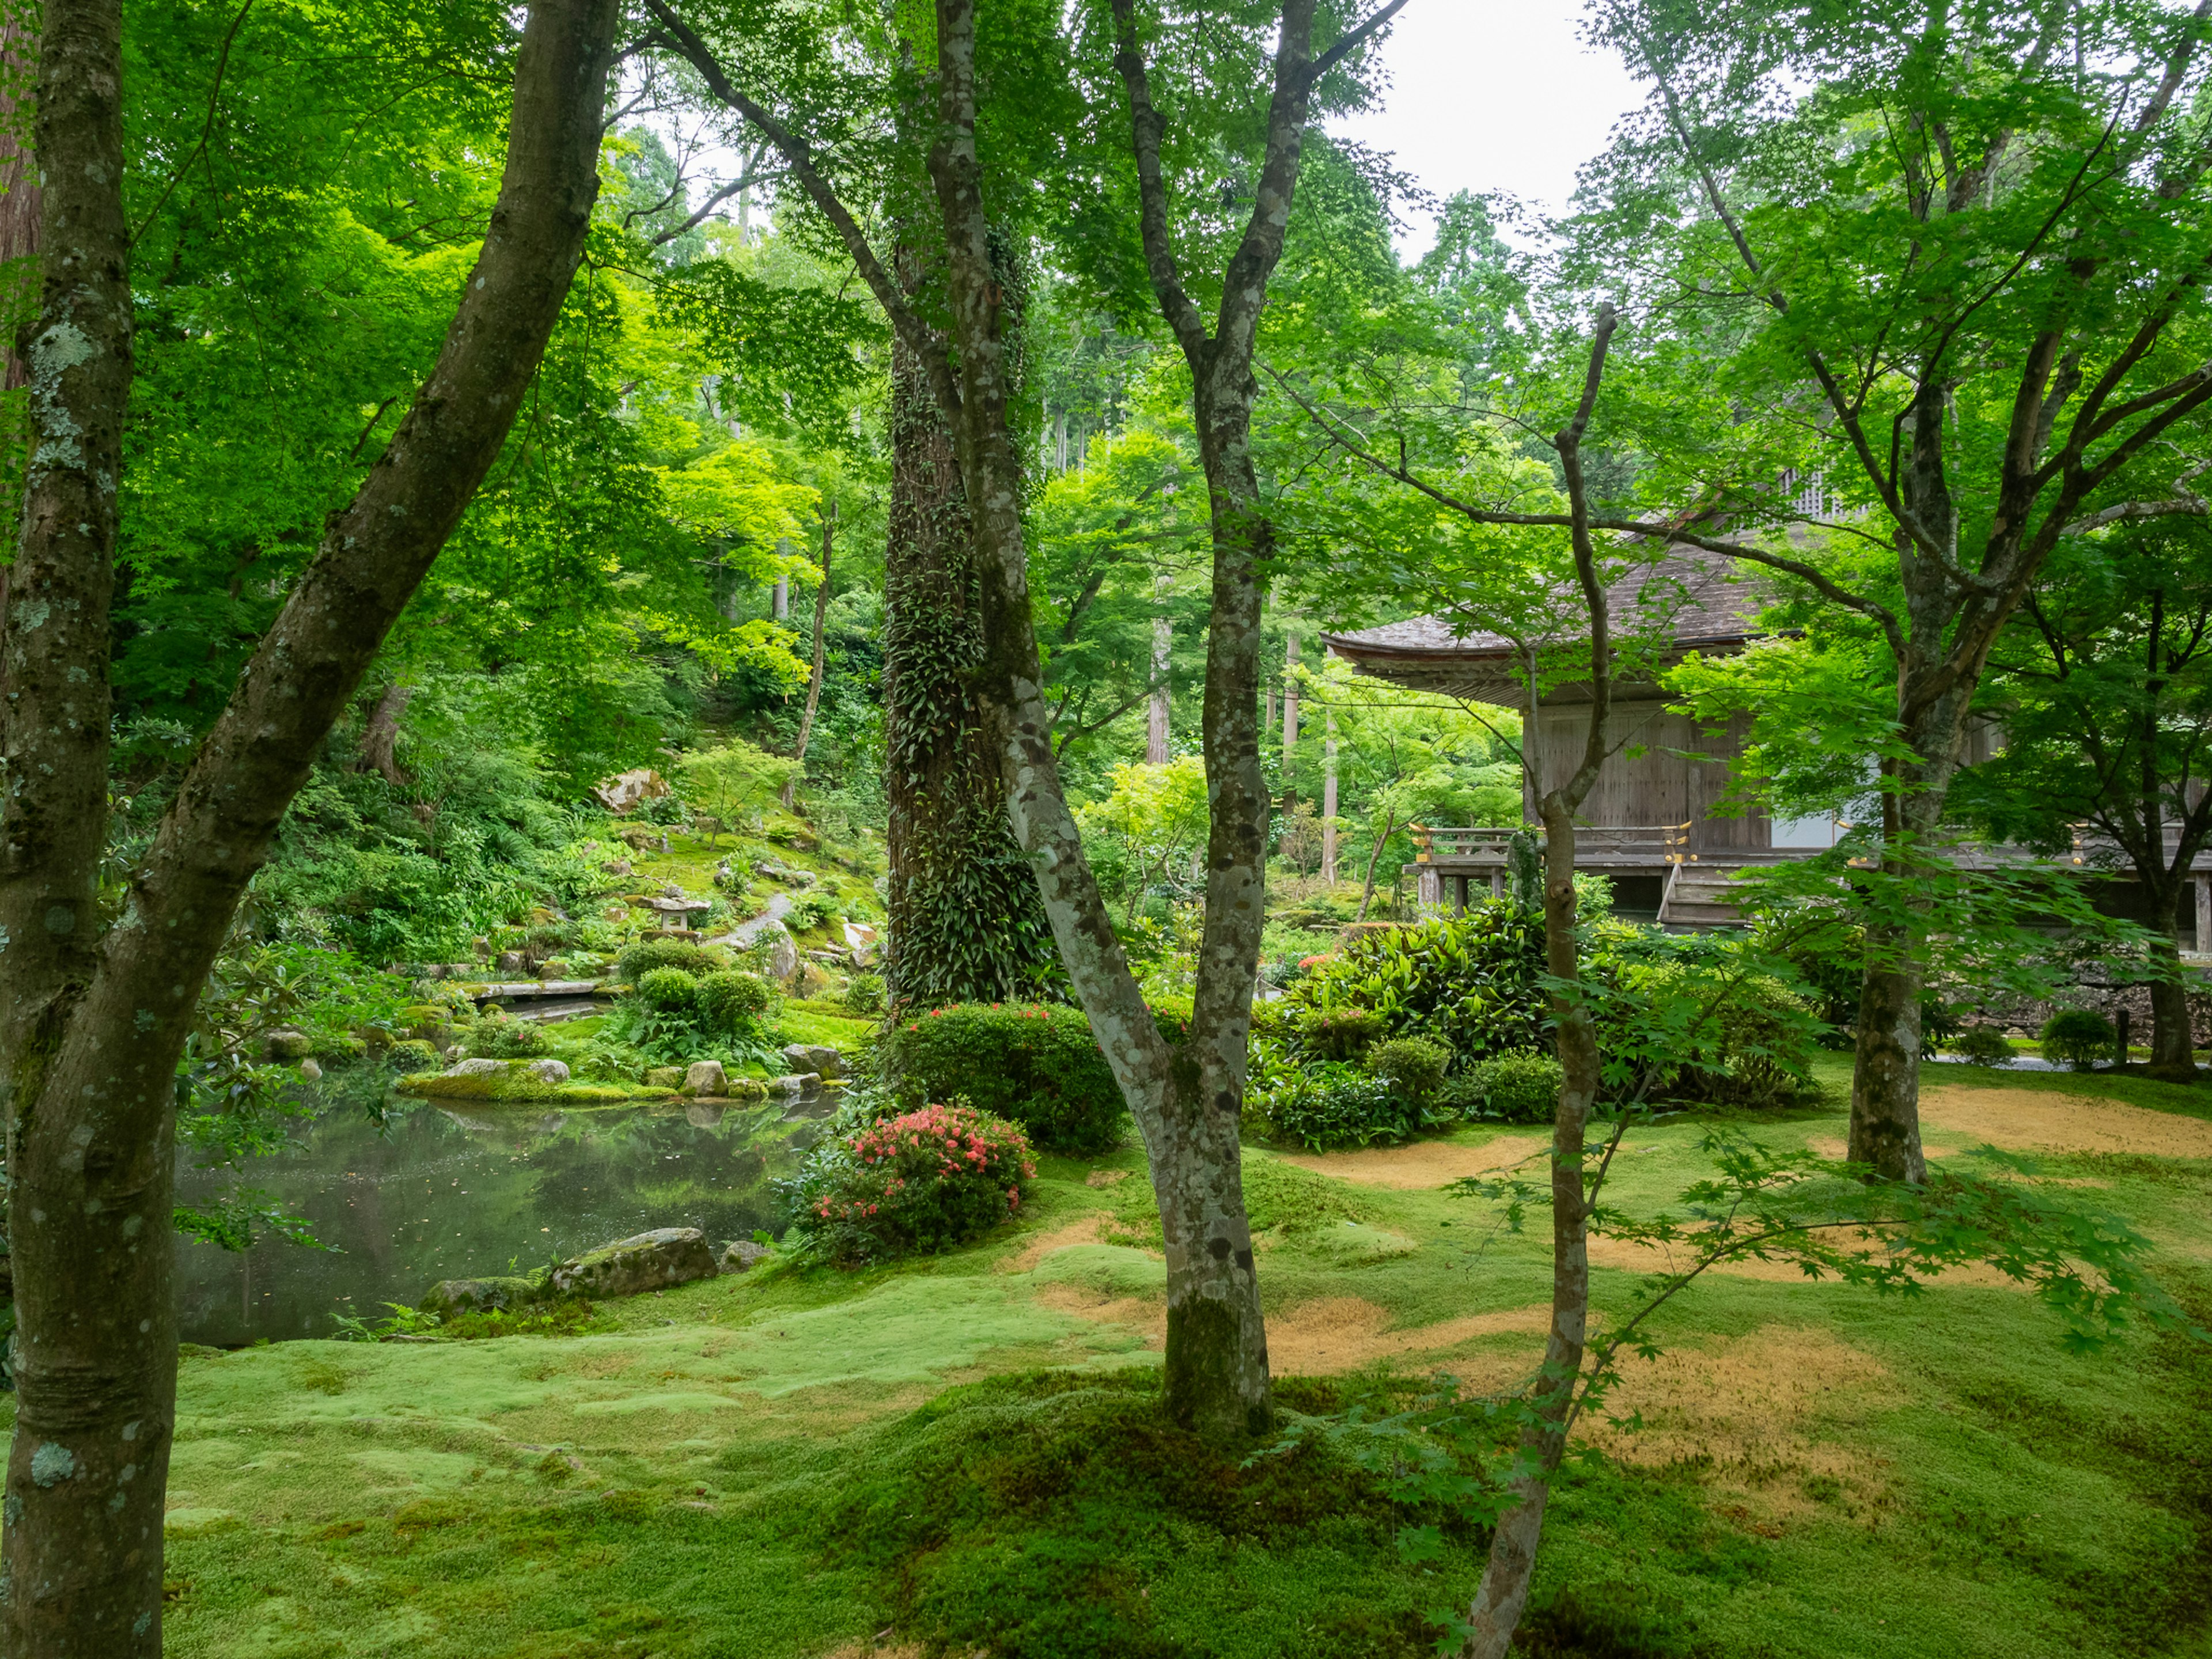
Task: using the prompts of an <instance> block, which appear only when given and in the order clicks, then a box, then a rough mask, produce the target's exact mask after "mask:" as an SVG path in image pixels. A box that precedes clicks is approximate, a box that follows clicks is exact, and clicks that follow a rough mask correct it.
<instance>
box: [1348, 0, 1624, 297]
mask: <svg viewBox="0 0 2212 1659" xmlns="http://www.w3.org/2000/svg"><path fill="white" fill-rule="evenodd" d="M1581 18H1582V5H1581V3H1580V0H1521V3H1517V4H1516V3H1513V0H1411V3H1410V4H1408V5H1407V8H1406V9H1405V10H1404V11H1403V12H1401V14H1399V16H1398V21H1397V22H1396V23H1395V25H1394V26H1393V28H1392V32H1391V35H1390V38H1389V40H1387V41H1385V42H1384V43H1383V48H1382V57H1383V64H1384V65H1385V67H1386V68H1387V69H1388V70H1389V73H1390V80H1391V85H1390V88H1389V92H1388V94H1387V96H1386V100H1385V102H1384V103H1383V107H1382V108H1381V109H1380V110H1379V111H1377V112H1374V113H1371V114H1369V115H1366V116H1363V117H1360V118H1358V119H1356V120H1351V121H1346V122H1341V123H1340V124H1338V125H1337V128H1336V131H1339V132H1340V134H1341V135H1343V136H1344V137H1351V138H1357V139H1358V140H1360V141H1362V142H1363V143H1368V144H1371V145H1373V146H1374V147H1375V148H1376V149H1387V150H1391V151H1395V153H1396V155H1397V158H1398V165H1399V167H1401V168H1403V169H1404V170H1405V171H1407V172H1408V173H1412V174H1413V176H1414V177H1416V178H1417V179H1419V180H1420V181H1421V183H1422V184H1423V185H1425V186H1426V187H1427V188H1428V189H1430V190H1431V191H1435V192H1436V193H1437V196H1438V197H1449V195H1451V193H1452V192H1453V191H1459V190H1471V191H1477V192H1481V191H1509V192H1510V193H1511V194H1513V195H1516V196H1518V197H1522V199H1523V200H1524V201H1526V202H1527V203H1528V204H1529V206H1530V207H1532V208H1538V209H1551V210H1559V209H1561V208H1564V207H1565V205H1566V202H1567V197H1568V196H1569V194H1570V193H1571V191H1573V190H1574V187H1575V169H1576V167H1578V166H1580V165H1581V164H1582V163H1583V161H1587V160H1588V159H1589V157H1591V156H1593V155H1596V154H1597V153H1598V152H1599V151H1600V150H1601V149H1604V148H1605V144H1606V140H1607V135H1608V133H1609V132H1610V131H1611V130H1612V127H1613V122H1614V121H1615V120H1617V119H1618V118H1620V116H1622V115H1624V114H1626V112H1628V111H1630V110H1632V109H1634V108H1636V107H1637V106H1638V105H1640V104H1641V103H1642V102H1643V101H1644V100H1643V94H1642V93H1641V92H1640V91H1639V89H1638V87H1637V84H1636V82H1634V81H1632V79H1631V78H1630V77H1629V75H1628V72H1627V71H1626V70H1624V69H1623V68H1622V67H1621V65H1620V59H1619V58H1615V57H1614V56H1613V54H1612V53H1610V52H1606V53H1602V54H1601V53H1597V52H1591V51H1589V49H1588V48H1587V47H1585V46H1583V43H1582V42H1581V40H1578V39H1577V36H1576V27H1577V24H1578V23H1579V22H1580V21H1581ZM1432 234H1433V232H1432V229H1431V226H1430V224H1429V223H1428V222H1427V221H1426V220H1425V219H1424V220H1421V221H1419V222H1415V223H1414V224H1413V232H1412V234H1411V235H1410V236H1408V237H1407V246H1406V252H1407V255H1408V256H1409V257H1410V256H1413V255H1416V254H1419V253H1420V252H1423V251H1424V250H1425V249H1426V248H1427V246H1428V245H1429V242H1430V241H1431V238H1432Z"/></svg>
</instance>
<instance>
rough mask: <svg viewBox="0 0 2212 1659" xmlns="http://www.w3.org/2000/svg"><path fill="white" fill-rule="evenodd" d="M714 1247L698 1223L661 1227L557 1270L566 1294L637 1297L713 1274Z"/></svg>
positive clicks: (556, 1280)
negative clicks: (710, 1245) (694, 1225)
mask: <svg viewBox="0 0 2212 1659" xmlns="http://www.w3.org/2000/svg"><path fill="white" fill-rule="evenodd" d="M714 1271H715V1270H714V1251H713V1249H710V1248H709V1247H708V1243H707V1236H706V1235H705V1234H704V1233H702V1232H701V1231H699V1230H698V1229H697V1228H696V1227H662V1228H659V1229H658V1230H657V1231H653V1232H649V1233H640V1234H638V1235H637V1236H636V1237H635V1238H624V1239H618V1240H617V1241H616V1242H615V1243H612V1244H602V1245H600V1246H599V1249H596V1250H586V1251H585V1252H584V1254H583V1255H580V1256H578V1257H576V1258H575V1259H574V1261H564V1262H562V1264H561V1265H560V1266H559V1267H556V1268H555V1269H554V1270H553V1288H554V1289H555V1290H556V1291H559V1292H560V1293H561V1294H562V1295H563V1296H585V1297H594V1296H595V1297H610V1296H636V1295H638V1294H640V1293H641V1292H642V1291H663V1290H666V1289H667V1288H668V1287H669V1286H670V1285H688V1284H690V1282H691V1281H692V1280H693V1279H712V1278H713V1277H714Z"/></svg>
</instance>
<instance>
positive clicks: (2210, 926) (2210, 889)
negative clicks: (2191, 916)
mask: <svg viewBox="0 0 2212 1659" xmlns="http://www.w3.org/2000/svg"><path fill="white" fill-rule="evenodd" d="M2197 955H2198V956H2200V957H2202V956H2212V876H2199V877H2197Z"/></svg>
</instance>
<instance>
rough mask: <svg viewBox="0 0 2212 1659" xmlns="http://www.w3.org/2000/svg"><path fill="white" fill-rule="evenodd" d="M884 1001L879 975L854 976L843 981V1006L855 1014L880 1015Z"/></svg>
mask: <svg viewBox="0 0 2212 1659" xmlns="http://www.w3.org/2000/svg"><path fill="white" fill-rule="evenodd" d="M885 1000H886V994H885V992H884V976H883V975H881V974H855V975H853V977H852V978H850V979H848V980H847V981H845V1006H846V1007H848V1008H849V1009H851V1010H852V1011H853V1012H854V1013H856V1014H880V1013H881V1012H883V1011H884V1002H885Z"/></svg>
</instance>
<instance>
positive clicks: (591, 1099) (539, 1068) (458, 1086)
mask: <svg viewBox="0 0 2212 1659" xmlns="http://www.w3.org/2000/svg"><path fill="white" fill-rule="evenodd" d="M822 1052H823V1053H826V1054H829V1055H830V1056H831V1057H832V1060H833V1061H834V1059H835V1055H836V1051H835V1050H834V1049H825V1050H823V1051H822ZM647 1076H648V1077H649V1078H651V1079H654V1080H653V1081H650V1082H647V1083H644V1084H636V1083H599V1082H592V1083H580V1082H576V1081H574V1080H572V1079H570V1077H569V1075H568V1066H566V1065H564V1064H563V1063H562V1062H561V1061H560V1060H491V1059H471V1060H456V1061H455V1062H454V1063H453V1065H451V1066H447V1068H446V1069H445V1070H444V1071H442V1072H416V1073H413V1074H411V1075H410V1076H407V1077H403V1078H401V1079H399V1080H398V1083H397V1085H395V1086H396V1087H397V1088H398V1091H399V1092H400V1093H402V1094H404V1095H412V1096H415V1097H416V1098H418V1099H422V1100H474V1101H501V1102H506V1103H512V1104H514V1105H539V1104H554V1105H570V1106H605V1105H617V1104H620V1103H623V1102H626V1101H640V1100H677V1099H696V1100H767V1099H769V1098H771V1097H779V1096H794V1095H810V1094H812V1093H814V1092H816V1091H818V1090H819V1089H820V1088H821V1087H822V1079H823V1073H822V1072H821V1071H818V1070H817V1071H812V1072H799V1073H792V1074H790V1075H788V1076H785V1077H777V1078H770V1079H768V1080H767V1081H766V1082H763V1081H762V1080H761V1079H758V1078H750V1077H736V1078H733V1077H731V1076H729V1075H727V1074H726V1073H725V1072H724V1070H723V1069H722V1066H721V1064H720V1061H718V1060H696V1061H694V1062H693V1063H692V1064H691V1066H690V1067H688V1068H687V1069H685V1070H684V1071H682V1072H681V1073H679V1072H678V1069H677V1068H676V1067H674V1066H665V1067H662V1068H659V1070H658V1071H656V1072H653V1073H647Z"/></svg>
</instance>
